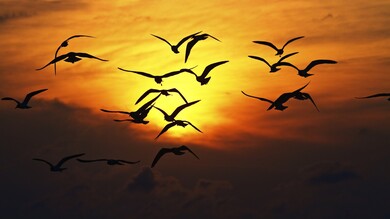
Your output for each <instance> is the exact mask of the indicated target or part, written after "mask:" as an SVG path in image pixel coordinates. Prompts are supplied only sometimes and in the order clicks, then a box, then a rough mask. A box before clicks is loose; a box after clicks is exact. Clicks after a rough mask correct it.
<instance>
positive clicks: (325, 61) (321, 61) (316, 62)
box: [278, 59, 337, 78]
mask: <svg viewBox="0 0 390 219" xmlns="http://www.w3.org/2000/svg"><path fill="white" fill-rule="evenodd" d="M336 63H337V62H336V61H333V60H328V59H317V60H314V61H311V62H310V64H309V65H307V66H306V68H304V69H299V68H297V67H296V66H295V65H293V64H291V63H289V62H280V63H279V64H278V65H279V66H290V67H293V68H295V69H296V70H297V71H298V75H299V76H301V77H304V78H307V77H309V76H312V75H313V74H310V73H309V71H310V70H311V69H312V68H313V67H314V66H316V65H319V64H336Z"/></svg>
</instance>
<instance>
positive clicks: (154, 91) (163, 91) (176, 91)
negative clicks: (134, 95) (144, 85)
mask: <svg viewBox="0 0 390 219" xmlns="http://www.w3.org/2000/svg"><path fill="white" fill-rule="evenodd" d="M170 92H175V93H178V94H179V95H180V96H181V98H182V99H183V100H184V102H186V103H188V102H187V100H186V98H185V97H184V96H183V94H181V93H180V91H179V90H177V89H176V88H171V89H168V90H165V89H163V90H158V89H149V90H147V91H146V92H145V93H144V94H142V95H141V96H140V98H138V100H137V101H136V102H135V104H138V103H139V102H140V101H142V100H143V99H144V98H145V97H146V96H148V95H149V94H150V93H160V94H162V95H164V96H169V95H171V94H170Z"/></svg>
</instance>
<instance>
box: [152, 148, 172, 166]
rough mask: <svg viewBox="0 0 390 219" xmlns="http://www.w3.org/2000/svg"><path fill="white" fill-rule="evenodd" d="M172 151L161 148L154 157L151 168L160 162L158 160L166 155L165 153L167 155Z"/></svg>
mask: <svg viewBox="0 0 390 219" xmlns="http://www.w3.org/2000/svg"><path fill="white" fill-rule="evenodd" d="M171 151H172V150H171V149H168V148H161V149H160V150H159V151H158V153H157V154H156V157H155V158H154V160H153V162H152V168H153V167H154V166H155V165H156V164H157V162H158V161H159V160H160V158H161V157H162V156H163V155H164V154H166V153H169V152H171Z"/></svg>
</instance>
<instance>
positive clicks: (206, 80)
mask: <svg viewBox="0 0 390 219" xmlns="http://www.w3.org/2000/svg"><path fill="white" fill-rule="evenodd" d="M226 62H229V61H220V62H215V63H212V64H210V65H208V66H206V68H205V69H204V70H203V73H202V74H201V75H199V76H198V75H197V74H195V72H193V71H192V70H191V69H186V72H189V73H190V74H193V75H195V77H196V80H197V81H198V82H199V83H200V84H201V85H205V84H207V83H209V81H210V79H211V77H207V75H208V74H209V73H210V71H211V70H213V69H214V68H215V67H217V66H219V65H222V64H225V63H226Z"/></svg>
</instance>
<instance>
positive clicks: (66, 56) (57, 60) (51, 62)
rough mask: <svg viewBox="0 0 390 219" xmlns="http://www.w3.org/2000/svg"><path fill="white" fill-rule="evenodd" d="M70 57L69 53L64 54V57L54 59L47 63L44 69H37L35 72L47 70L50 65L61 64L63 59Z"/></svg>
mask: <svg viewBox="0 0 390 219" xmlns="http://www.w3.org/2000/svg"><path fill="white" fill-rule="evenodd" d="M68 55H69V53H67V54H64V55H60V56H58V57H57V58H54V59H53V60H51V61H50V62H49V63H47V64H46V65H45V66H43V67H42V68H37V69H35V70H37V71H39V70H42V69H44V68H46V67H47V66H48V65H50V64H53V63H56V62H59V61H61V60H63V59H66V58H68Z"/></svg>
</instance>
